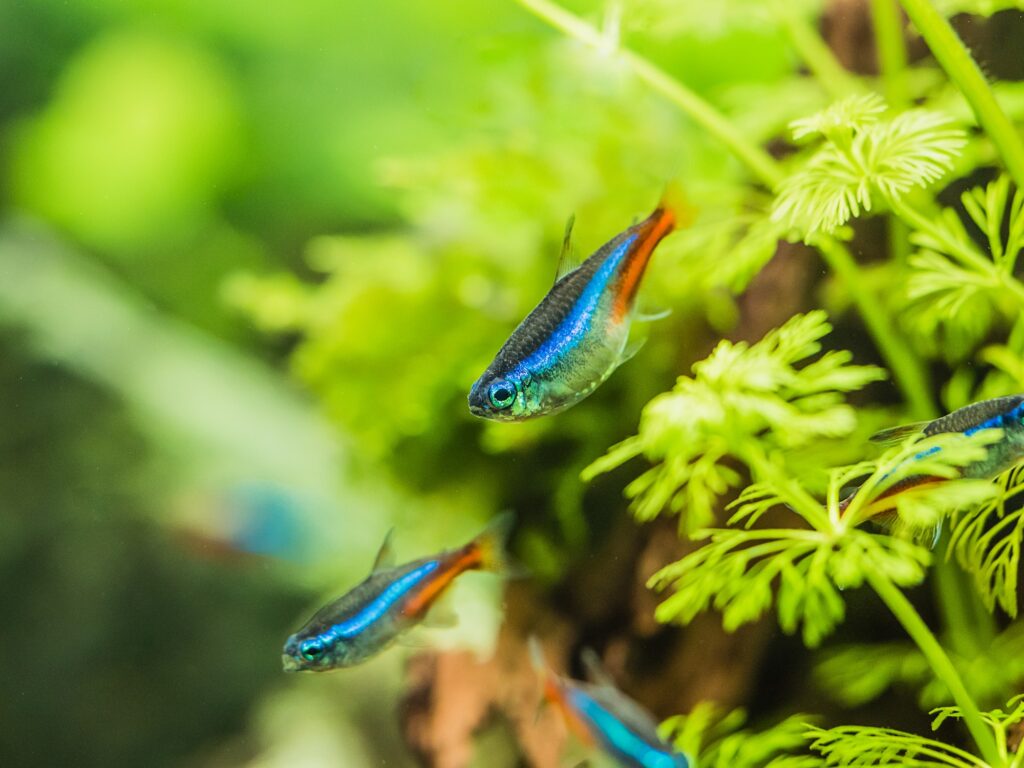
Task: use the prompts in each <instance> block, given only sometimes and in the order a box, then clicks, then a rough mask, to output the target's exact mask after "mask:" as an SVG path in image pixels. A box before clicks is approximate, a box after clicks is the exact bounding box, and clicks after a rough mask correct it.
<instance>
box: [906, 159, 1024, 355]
mask: <svg viewBox="0 0 1024 768" xmlns="http://www.w3.org/2000/svg"><path fill="white" fill-rule="evenodd" d="M960 201H961V205H962V207H963V210H964V211H965V213H966V215H967V220H968V222H969V223H970V224H971V225H973V227H975V228H976V230H977V231H978V232H979V233H980V234H981V236H982V238H983V239H982V240H981V242H979V241H978V240H976V239H975V238H974V237H973V236H972V235H971V233H970V232H968V230H967V227H966V226H965V224H964V221H963V219H961V217H960V215H959V214H958V213H957V211H955V210H953V209H951V208H944V209H942V212H941V213H940V214H939V215H938V216H937V217H923V216H919V215H916V214H914V213H913V212H912V211H909V210H906V209H902V213H903V214H904V218H905V219H906V220H907V221H908V223H909V224H910V225H911V226H912V227H913V228H914V231H913V233H912V235H911V242H912V243H913V244H914V245H915V246H916V248H917V249H916V251H915V252H914V254H913V255H912V256H911V257H910V261H909V264H908V266H909V270H908V271H907V273H906V278H905V280H906V282H905V289H904V292H905V295H906V303H905V305H904V311H903V318H904V321H905V322H906V323H907V325H908V326H909V327H910V329H911V330H912V331H913V332H914V333H915V335H916V336H917V338H918V339H919V343H920V344H921V345H922V346H925V347H926V348H928V349H929V350H930V351H936V350H938V349H942V350H943V352H944V354H945V356H946V357H947V358H950V359H957V358H960V357H962V356H963V355H964V354H965V353H967V352H969V351H970V350H971V349H972V348H973V347H974V345H975V344H976V343H977V342H978V341H979V340H981V339H982V338H983V337H984V336H985V334H987V333H988V332H989V330H990V329H991V328H992V325H993V321H994V320H995V319H996V318H998V317H1003V318H1010V317H1015V316H1018V315H1019V314H1020V311H1021V309H1022V308H1024V285H1022V284H1021V282H1020V281H1019V280H1018V279H1017V278H1016V277H1014V271H1015V269H1016V265H1017V257H1018V256H1019V254H1020V251H1021V248H1024V194H1022V193H1021V191H1020V190H1016V191H1015V192H1013V194H1011V193H1010V180H1009V178H1008V177H1006V176H1000V177H999V178H998V179H996V180H995V181H993V182H992V183H990V184H988V185H986V186H984V187H974V188H972V189H970V190H968V191H966V192H964V194H963V195H962V196H961V198H960Z"/></svg>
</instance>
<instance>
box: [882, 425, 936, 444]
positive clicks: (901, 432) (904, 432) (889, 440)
mask: <svg viewBox="0 0 1024 768" xmlns="http://www.w3.org/2000/svg"><path fill="white" fill-rule="evenodd" d="M928 424H929V422H927V421H915V422H914V423H912V424H900V425H899V426H898V427H889V428H888V429H883V430H882V431H880V432H875V434H873V435H872V436H871V437H870V438H869V439H870V440H871V442H872V443H878V444H879V445H896V444H898V443H902V442H903V441H904V440H906V439H907V438H908V437H910V436H911V435H916V434H918V433H919V432H921V431H922V430H924V428H925V427H926V426H928Z"/></svg>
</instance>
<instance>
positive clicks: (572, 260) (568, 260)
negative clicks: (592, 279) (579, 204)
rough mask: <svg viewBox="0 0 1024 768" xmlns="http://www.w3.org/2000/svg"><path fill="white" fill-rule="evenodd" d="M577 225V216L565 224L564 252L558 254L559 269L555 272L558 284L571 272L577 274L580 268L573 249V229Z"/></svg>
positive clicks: (573, 216) (572, 216)
mask: <svg viewBox="0 0 1024 768" xmlns="http://www.w3.org/2000/svg"><path fill="white" fill-rule="evenodd" d="M575 223H576V214H572V215H570V216H569V218H568V219H567V220H566V222H565V234H564V235H562V252H561V253H560V254H558V268H557V269H556V270H555V282H556V283H557V282H558V281H559V280H561V279H562V278H563V277H565V276H566V275H568V274H569V273H570V272H575V271H576V268H577V267H579V261H578V260H577V259H576V255H575V253H574V251H573V247H572V228H573V225H574V224H575Z"/></svg>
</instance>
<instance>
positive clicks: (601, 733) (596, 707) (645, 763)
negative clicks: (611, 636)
mask: <svg viewBox="0 0 1024 768" xmlns="http://www.w3.org/2000/svg"><path fill="white" fill-rule="evenodd" d="M530 654H531V656H532V659H533V664H534V667H535V668H536V669H537V672H538V674H540V675H541V678H542V681H543V686H544V698H545V699H546V700H547V701H548V702H550V703H551V704H553V705H554V706H555V707H556V708H557V709H558V710H559V712H560V713H561V714H562V716H563V717H564V719H565V721H566V724H567V725H568V727H569V729H570V730H572V731H573V732H574V733H575V734H576V736H577V737H578V738H579V739H580V740H581V741H582V742H583V743H584V744H585V745H587V746H589V747H598V748H600V749H601V750H602V751H604V752H605V753H606V754H608V755H609V756H611V757H613V758H615V760H616V761H617V762H618V763H619V764H620V765H622V766H624V767H625V768H690V766H691V761H690V759H689V758H688V757H687V756H686V755H684V754H682V753H681V752H677V751H676V750H675V749H673V748H672V746H671V745H669V744H667V743H666V742H665V741H664V740H663V739H662V738H661V737H660V736H658V726H657V723H656V722H655V720H654V718H653V717H652V716H651V714H650V713H648V712H647V711H646V710H645V709H643V707H641V706H640V705H639V704H637V703H636V702H635V701H633V700H632V699H630V698H629V697H628V696H626V695H625V694H624V693H622V691H620V690H619V689H618V688H616V687H615V686H614V685H613V684H612V681H611V678H609V677H608V675H607V673H605V672H604V670H603V669H601V667H600V664H599V662H598V661H597V655H596V654H594V652H593V651H590V650H589V649H588V650H587V651H585V655H584V659H583V660H584V663H585V666H586V667H587V671H588V674H589V675H590V677H591V680H592V682H590V683H583V682H579V681H576V680H570V679H568V678H565V677H562V676H560V675H557V674H555V673H554V672H553V671H552V670H551V669H550V668H549V667H548V666H547V664H546V663H545V662H544V657H543V654H542V652H541V649H540V643H539V642H538V641H537V639H536V638H530Z"/></svg>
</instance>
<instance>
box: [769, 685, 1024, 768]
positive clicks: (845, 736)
mask: <svg viewBox="0 0 1024 768" xmlns="http://www.w3.org/2000/svg"><path fill="white" fill-rule="evenodd" d="M932 714H933V715H934V718H933V720H932V730H938V728H940V727H941V726H942V724H943V723H944V722H946V721H947V720H949V719H951V718H952V719H955V718H960V717H962V716H963V714H962V713H961V712H960V710H959V709H958V708H957V707H940V708H939V709H935V710H933V711H932ZM982 719H983V721H984V723H985V726H986V730H987V731H988V732H989V733H990V734H991V736H992V740H993V743H994V744H995V749H996V755H997V756H998V758H999V760H998V762H995V763H990V762H986V761H984V760H981V759H979V758H978V757H976V756H974V755H972V754H971V753H970V752H967V751H965V750H963V749H960V748H958V747H955V746H952V745H950V744H945V743H943V742H941V741H938V740H936V739H932V738H928V737H925V736H919V735H917V734H913V733H905V732H903V731H898V730H895V729H892V728H874V727H869V726H841V727H839V728H829V729H820V728H812V729H811V730H810V732H809V733H808V737H809V738H811V739H812V741H811V749H812V750H814V751H815V752H818V753H819V755H820V758H818V759H811V760H808V759H807V758H806V757H800V758H795V759H794V758H787V757H783V758H781V759H779V760H777V761H776V762H774V763H772V766H773V768H805V767H806V768H811V766H834V768H861V767H862V766H875V767H876V768H897V767H899V768H991V766H992V765H1001V766H1004V768H1019V766H1021V765H1024V752H1018V751H1017V750H1016V745H1014V746H1013V747H1012V748H1011V746H1010V745H1011V743H1012V741H1013V737H1012V734H1011V731H1012V730H1013V729H1015V728H1016V727H1018V726H1019V725H1020V723H1022V722H1024V696H1016V697H1014V698H1012V699H1010V701H1009V702H1007V704H1006V708H1005V709H996V710H992V711H991V712H986V713H984V715H982Z"/></svg>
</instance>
